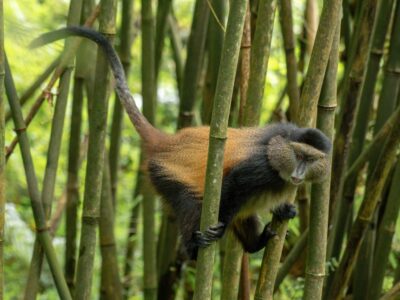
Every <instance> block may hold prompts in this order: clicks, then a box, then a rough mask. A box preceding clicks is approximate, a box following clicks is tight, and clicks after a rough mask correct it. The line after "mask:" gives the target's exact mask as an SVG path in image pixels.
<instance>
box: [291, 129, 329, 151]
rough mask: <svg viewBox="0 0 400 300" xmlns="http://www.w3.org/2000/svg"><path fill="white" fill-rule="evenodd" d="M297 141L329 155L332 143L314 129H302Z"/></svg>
mask: <svg viewBox="0 0 400 300" xmlns="http://www.w3.org/2000/svg"><path fill="white" fill-rule="evenodd" d="M298 141H299V142H301V143H305V144H308V145H310V146H312V147H314V148H316V149H318V150H321V151H322V152H325V153H329V151H331V148H332V143H331V142H330V140H329V139H328V137H327V136H326V135H325V134H324V133H323V132H322V131H320V130H319V129H316V128H302V129H301V133H300V137H299V139H298Z"/></svg>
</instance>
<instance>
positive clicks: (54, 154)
mask: <svg viewBox="0 0 400 300" xmlns="http://www.w3.org/2000/svg"><path fill="white" fill-rule="evenodd" d="M81 11H82V0H74V1H71V3H70V7H69V12H68V20H67V25H77V24H79V21H80V15H81ZM71 47H73V40H72V39H67V40H66V41H65V50H64V51H65V53H68V52H70V51H71V50H69V48H71ZM63 56H65V54H64V55H63ZM61 60H63V59H61ZM73 67H74V63H73V59H72V58H70V59H69V60H68V61H67V60H65V70H64V72H63V73H62V74H61V76H60V80H59V88H58V90H59V93H58V96H57V100H56V105H55V109H54V115H53V119H52V124H51V132H50V141H49V148H48V150H47V160H46V169H45V172H44V178H43V184H42V204H43V209H44V212H45V214H46V218H47V219H50V215H51V206H52V202H53V198H54V189H55V183H56V178H57V169H58V160H59V157H60V149H61V140H62V136H63V130H64V119H65V112H66V108H67V102H68V94H69V86H70V80H71V74H72V69H73ZM43 255H44V253H43V249H42V247H41V246H40V243H39V241H38V239H36V241H35V244H34V250H33V255H32V260H31V266H30V269H29V275H28V279H27V286H26V289H25V297H24V298H25V299H34V298H35V297H36V294H37V293H38V289H39V278H40V273H41V270H42V265H43Z"/></svg>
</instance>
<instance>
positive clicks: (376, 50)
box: [371, 48, 384, 56]
mask: <svg viewBox="0 0 400 300" xmlns="http://www.w3.org/2000/svg"><path fill="white" fill-rule="evenodd" d="M383 53H384V51H383V49H380V48H372V49H371V54H375V55H379V56H382V55H383Z"/></svg>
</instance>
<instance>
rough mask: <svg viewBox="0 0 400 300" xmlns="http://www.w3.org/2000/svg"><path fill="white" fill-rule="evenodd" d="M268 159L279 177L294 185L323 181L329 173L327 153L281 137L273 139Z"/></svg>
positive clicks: (269, 146)
mask: <svg viewBox="0 0 400 300" xmlns="http://www.w3.org/2000/svg"><path fill="white" fill-rule="evenodd" d="M268 159H269V161H270V164H271V166H272V167H273V168H274V169H275V170H277V171H278V172H279V176H280V177H281V178H282V179H284V180H286V181H288V182H290V183H292V184H294V185H299V184H302V183H303V182H304V181H311V182H318V181H322V180H323V179H324V178H325V177H326V176H327V174H328V171H329V160H328V155H327V154H326V153H324V152H322V151H319V150H318V149H315V148H314V147H312V146H310V145H308V144H305V143H298V142H289V141H287V140H286V139H284V138H283V137H281V136H276V137H274V138H272V139H271V141H270V143H269V145H268Z"/></svg>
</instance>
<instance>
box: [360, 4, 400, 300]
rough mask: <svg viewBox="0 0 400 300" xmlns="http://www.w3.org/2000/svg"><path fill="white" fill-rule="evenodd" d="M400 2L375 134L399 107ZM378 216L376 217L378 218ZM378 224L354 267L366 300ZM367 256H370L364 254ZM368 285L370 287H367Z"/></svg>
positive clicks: (372, 164)
mask: <svg viewBox="0 0 400 300" xmlns="http://www.w3.org/2000/svg"><path fill="white" fill-rule="evenodd" d="M399 26H400V4H397V5H396V9H395V14H394V23H393V29H392V33H391V39H390V48H389V55H388V60H387V64H386V69H385V73H384V78H383V84H382V90H381V93H380V97H379V104H378V109H377V113H376V120H375V126H374V130H373V132H374V134H376V133H377V132H378V131H379V129H380V128H381V127H382V125H383V124H384V122H385V121H386V119H387V118H388V117H389V116H390V114H391V113H392V111H393V110H394V109H395V108H396V100H397V99H396V98H397V97H396V95H397V93H398V90H399V86H400V79H399V75H400V59H399V58H398V54H397V53H398V52H399V51H400V38H399V37H398V35H399V34H400V30H399V29H398V27H399ZM380 153H381V149H378V151H377V152H375V153H374V154H373V155H372V157H371V159H370V161H369V164H368V176H367V182H368V181H369V177H370V176H372V172H373V170H374V168H375V165H376V162H377V160H378V157H379V155H380ZM377 217H378V216H377V214H376V215H375V219H376V218H377ZM376 229H377V227H376V226H370V227H368V229H367V232H366V236H365V238H364V241H363V243H362V246H361V250H360V254H359V257H358V258H357V263H356V266H355V271H354V274H355V277H354V295H355V297H357V298H358V299H364V298H366V297H367V295H368V289H369V287H370V286H371V285H370V284H371V281H370V280H371V276H372V274H373V273H374V274H375V270H373V264H374V263H373V257H374V250H375V249H374V248H375V239H376V233H377V232H376ZM366 255H368V257H363V256H366ZM365 286H367V287H368V288H366V287H365ZM378 296H379V295H378ZM378 296H376V297H378Z"/></svg>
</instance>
